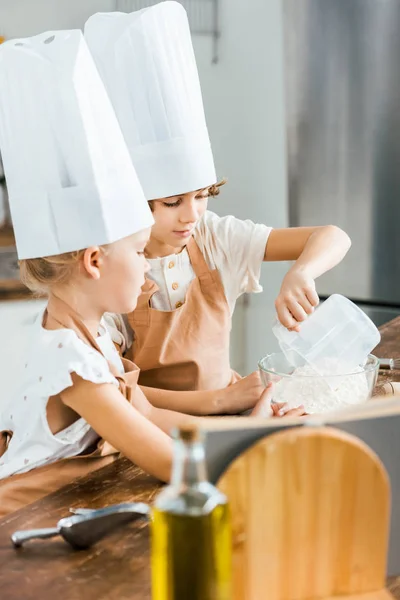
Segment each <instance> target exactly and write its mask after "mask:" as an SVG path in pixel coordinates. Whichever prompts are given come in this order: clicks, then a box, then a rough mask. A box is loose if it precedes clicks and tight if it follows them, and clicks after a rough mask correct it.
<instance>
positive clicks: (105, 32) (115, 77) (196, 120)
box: [85, 2, 216, 200]
mask: <svg viewBox="0 0 400 600" xmlns="http://www.w3.org/2000/svg"><path fill="white" fill-rule="evenodd" d="M85 38H86V41H87V42H88V46H89V48H90V50H91V52H92V55H93V58H94V60H95V62H96V64H97V67H98V69H99V73H100V75H101V77H102V79H103V81H104V83H105V86H106V88H107V91H108V93H109V96H110V98H111V101H112V103H113V106H114V109H115V112H116V114H117V117H118V119H119V123H120V125H121V129H122V132H123V134H124V136H125V140H126V142H127V144H128V148H129V151H130V154H131V158H132V161H133V164H134V166H135V168H136V171H137V174H138V176H139V179H140V182H141V184H142V186H143V189H144V193H145V195H146V197H147V199H148V200H153V199H155V198H163V197H167V196H175V195H177V194H182V193H185V192H191V191H194V190H197V189H202V188H205V187H208V186H210V185H212V184H214V183H215V182H216V174H215V167H214V161H213V155H212V150H211V145H210V139H209V136H208V131H207V124H206V120H205V116H204V108H203V101H202V96H201V89H200V82H199V77H198V73H197V67H196V60H195V56H194V52H193V46H192V40H191V37H190V30H189V23H188V19H187V15H186V11H185V9H184V8H183V6H182V5H181V4H179V3H178V2H161V3H160V4H157V5H155V6H152V7H150V8H146V9H142V10H140V11H137V12H134V13H131V14H125V13H98V14H95V15H93V16H92V17H91V18H90V19H89V20H88V21H87V23H86V26H85Z"/></svg>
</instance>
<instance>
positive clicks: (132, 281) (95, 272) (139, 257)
mask: <svg viewBox="0 0 400 600" xmlns="http://www.w3.org/2000/svg"><path fill="white" fill-rule="evenodd" d="M149 237H150V229H145V230H143V231H140V232H138V233H135V234H133V235H130V236H129V237H126V238H123V239H122V240H119V241H117V242H114V243H113V244H110V245H109V246H107V248H106V251H105V252H104V253H100V254H99V255H98V257H97V260H93V253H92V255H91V256H88V257H85V259H84V261H87V262H85V268H86V271H87V273H88V274H89V275H91V279H92V281H93V280H94V281H93V284H95V288H94V289H93V291H94V292H95V294H96V297H97V299H98V300H99V301H100V302H99V303H100V304H101V305H102V309H103V310H104V312H115V313H128V312H131V311H132V310H134V309H135V308H136V304H137V299H138V297H139V295H140V293H141V287H142V285H143V284H144V282H145V277H144V276H145V273H147V271H148V270H149V264H148V262H147V261H146V259H145V257H144V248H145V246H146V244H147V242H148V240H149ZM90 250H91V249H90V248H89V249H88V250H87V251H86V252H88V253H89V252H90ZM93 284H92V285H93Z"/></svg>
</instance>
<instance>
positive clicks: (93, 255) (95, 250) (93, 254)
mask: <svg viewBox="0 0 400 600" xmlns="http://www.w3.org/2000/svg"><path fill="white" fill-rule="evenodd" d="M103 264H104V253H103V250H102V249H101V248H100V247H99V246H91V247H90V248H86V250H85V252H84V254H83V268H84V270H85V272H86V274H87V275H88V276H89V277H90V278H92V279H100V276H101V267H102V266H103Z"/></svg>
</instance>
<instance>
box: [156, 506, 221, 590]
mask: <svg viewBox="0 0 400 600" xmlns="http://www.w3.org/2000/svg"><path fill="white" fill-rule="evenodd" d="M152 530H153V534H152V544H153V550H152V557H153V558H152V560H153V562H152V579H153V581H152V585H153V599H154V600H185V599H187V600H230V598H231V593H230V583H231V534H230V519H229V508H228V505H227V504H222V505H219V506H216V507H215V508H214V510H212V511H211V513H209V514H207V515H200V516H188V515H174V514H171V513H165V512H162V511H159V510H157V509H155V510H154V513H153V524H152Z"/></svg>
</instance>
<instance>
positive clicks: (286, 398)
mask: <svg viewBox="0 0 400 600" xmlns="http://www.w3.org/2000/svg"><path fill="white" fill-rule="evenodd" d="M258 367H259V370H260V375H261V380H262V382H263V384H264V385H267V384H268V383H269V382H272V383H274V384H275V389H274V394H273V400H274V402H287V403H288V404H289V407H290V408H295V407H297V406H300V405H301V404H302V405H303V406H304V408H305V411H306V412H307V413H309V414H313V413H326V412H331V411H334V410H339V409H341V408H344V407H346V406H354V405H355V404H362V403H363V402H367V400H370V398H371V397H372V393H373V391H374V387H375V385H376V381H377V377H378V371H379V360H378V359H377V358H376V356H373V355H372V354H369V355H368V357H367V359H366V361H365V363H364V364H363V365H360V367H359V368H358V369H356V370H354V371H353V372H351V373H343V374H340V375H338V374H335V375H318V373H316V372H315V371H312V369H311V367H300V369H297V370H296V368H295V367H294V366H293V365H291V364H290V363H289V362H288V360H287V359H286V357H285V355H284V354H283V353H282V352H276V353H274V354H268V355H267V356H265V357H264V358H262V359H261V360H260V361H259V363H258Z"/></svg>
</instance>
